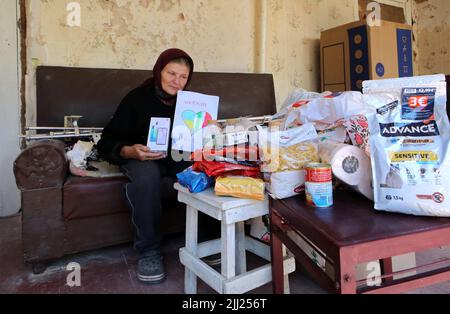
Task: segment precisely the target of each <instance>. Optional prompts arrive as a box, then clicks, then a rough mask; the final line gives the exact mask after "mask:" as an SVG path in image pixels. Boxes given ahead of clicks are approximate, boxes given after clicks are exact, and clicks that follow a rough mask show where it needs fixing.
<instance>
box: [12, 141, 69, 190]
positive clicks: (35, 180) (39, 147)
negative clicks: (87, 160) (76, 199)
mask: <svg viewBox="0 0 450 314" xmlns="http://www.w3.org/2000/svg"><path fill="white" fill-rule="evenodd" d="M68 166H69V162H68V159H67V157H66V153H65V149H64V143H63V142H62V141H58V140H42V141H37V142H35V143H34V144H33V145H31V146H30V147H28V148H27V149H25V150H23V151H22V152H21V153H20V154H19V156H18V157H17V158H16V160H15V161H14V176H15V178H16V184H17V187H18V188H19V189H20V190H21V191H24V190H33V189H42V188H52V187H59V188H61V187H62V186H63V184H64V181H65V179H66V176H67V171H68Z"/></svg>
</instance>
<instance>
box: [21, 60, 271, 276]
mask: <svg viewBox="0 0 450 314" xmlns="http://www.w3.org/2000/svg"><path fill="white" fill-rule="evenodd" d="M149 76H151V72H150V71H144V70H123V69H121V70H118V69H87V68H69V67H51V66H41V67H38V68H37V73H36V80H37V81H36V86H37V87H36V96H37V108H36V112H37V115H36V118H37V126H46V127H51V126H54V127H60V126H63V123H64V116H67V115H82V116H83V118H82V119H81V120H80V123H79V124H80V126H86V127H103V126H105V125H106V123H107V122H108V120H109V118H110V117H111V116H112V114H113V113H114V111H115V109H116V107H117V105H118V104H119V102H120V100H121V99H122V98H123V97H124V96H125V95H126V93H127V92H128V91H130V90H131V89H132V88H134V87H136V86H138V85H139V84H141V83H142V82H143V81H144V80H145V79H146V78H148V77H149ZM189 88H190V90H192V91H197V92H200V93H205V94H210V95H217V96H220V109H219V118H221V119H223V118H234V117H239V116H260V115H268V114H273V113H275V110H276V105H275V94H274V85H273V78H272V75H270V74H233V73H195V75H194V76H193V79H192V82H191V84H190V86H189ZM14 174H15V177H16V182H17V186H18V187H19V189H20V190H21V203H22V241H23V254H24V261H25V262H26V263H31V264H32V265H33V271H34V272H35V273H39V272H42V271H44V270H45V267H46V266H47V265H48V262H49V261H51V260H54V259H58V258H60V257H62V256H64V255H66V254H72V253H77V252H82V251H86V250H92V249H97V248H102V247H106V246H111V245H115V244H120V243H125V242H129V241H131V240H132V238H133V229H132V227H131V224H130V211H129V208H128V206H127V204H126V203H125V201H124V199H123V194H122V187H123V184H124V183H125V182H126V178H124V177H115V178H101V179H100V178H87V177H75V176H73V175H71V174H70V173H69V172H68V161H67V158H66V155H65V144H64V142H63V141H59V140H41V141H36V142H34V143H31V145H30V146H29V147H28V148H26V149H25V150H23V151H22V152H21V153H20V155H19V156H18V157H17V159H16V161H15V162H14ZM163 182H164V186H165V188H163V190H164V191H165V193H164V194H165V195H163V225H164V226H163V230H165V232H166V233H172V232H176V231H182V230H183V228H184V224H185V209H184V207H183V206H181V204H179V203H178V202H177V197H176V193H175V191H174V190H173V182H172V180H171V179H169V178H165V179H164V181H163Z"/></svg>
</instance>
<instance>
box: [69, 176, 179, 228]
mask: <svg viewBox="0 0 450 314" xmlns="http://www.w3.org/2000/svg"><path fill="white" fill-rule="evenodd" d="M127 182H129V181H128V179H127V178H126V177H112V178H90V177H77V176H69V177H68V178H67V180H66V182H65V183H64V188H63V215H64V219H65V220H72V219H78V218H86V217H93V216H101V215H106V214H114V213H119V212H125V211H129V206H128V204H127V202H126V200H125V197H124V194H123V188H124V184H126V183H127ZM173 184H174V180H173V179H171V178H170V177H164V178H162V180H161V198H162V203H163V206H165V207H167V209H166V210H165V211H166V212H167V211H175V210H172V209H174V207H177V206H176V205H177V203H178V202H177V192H176V190H175V189H174V188H173ZM165 216H167V215H165Z"/></svg>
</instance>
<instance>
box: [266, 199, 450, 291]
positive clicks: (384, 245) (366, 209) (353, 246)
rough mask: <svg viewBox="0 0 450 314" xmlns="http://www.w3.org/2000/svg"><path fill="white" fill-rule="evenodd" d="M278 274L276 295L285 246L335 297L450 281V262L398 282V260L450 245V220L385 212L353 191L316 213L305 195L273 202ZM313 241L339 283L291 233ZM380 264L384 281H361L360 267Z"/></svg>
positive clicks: (449, 259)
mask: <svg viewBox="0 0 450 314" xmlns="http://www.w3.org/2000/svg"><path fill="white" fill-rule="evenodd" d="M270 218H271V228H272V234H271V239H272V243H271V245H272V270H273V273H272V275H273V287H274V292H275V293H281V292H282V289H283V276H282V274H283V265H282V263H281V256H282V255H281V251H282V249H281V247H282V244H284V245H286V247H287V248H288V249H289V250H290V251H291V252H292V253H293V254H294V255H295V257H296V260H297V261H298V262H299V263H300V264H301V265H302V266H303V267H304V268H305V269H306V270H307V272H308V273H309V274H310V275H311V276H312V278H313V279H314V280H315V281H316V282H317V283H318V284H320V285H321V286H322V287H323V288H325V289H327V290H328V291H330V292H333V293H398V292H402V291H406V290H411V289H415V288H419V287H423V286H427V285H431V284H435V283H438V282H442V281H447V280H450V257H449V256H447V257H446V258H445V259H443V260H440V261H439V262H438V263H434V264H433V265H428V266H433V269H432V270H430V269H427V268H429V267H423V265H422V267H421V266H419V267H416V269H415V270H416V274H415V275H413V276H409V277H407V278H402V279H397V278H396V279H394V274H392V262H391V260H392V259H391V258H392V257H393V256H398V255H401V254H406V253H411V252H420V251H424V250H427V249H432V248H439V247H442V246H448V245H450V218H435V217H416V216H409V215H402V214H394V213H386V212H379V211H376V210H374V209H373V203H372V202H370V201H368V200H367V199H365V198H364V197H362V196H360V195H358V194H356V193H354V192H350V191H337V192H335V194H334V206H333V207H330V208H322V209H319V208H313V207H310V206H308V205H306V202H305V198H304V197H302V196H299V197H294V198H290V199H287V200H271V201H270ZM293 231H294V232H295V234H296V235H299V236H301V237H302V238H303V239H306V241H310V243H313V244H314V245H315V246H317V248H319V249H320V251H322V252H323V253H324V254H325V255H326V260H327V262H328V263H330V264H331V265H332V266H333V268H334V279H333V278H330V275H327V274H326V273H325V272H324V271H323V270H322V269H320V268H319V267H317V265H316V264H315V263H314V262H313V261H312V260H311V258H310V257H309V256H307V255H306V254H305V252H304V251H303V250H302V249H300V248H299V246H298V244H297V242H296V241H293V240H292V237H290V236H288V234H292V232H293ZM375 260H380V262H381V265H382V267H381V269H382V274H384V276H382V282H381V285H379V286H371V285H367V284H365V283H366V282H358V283H357V282H356V280H355V272H356V269H355V268H356V265H358V264H360V263H364V262H370V261H375Z"/></svg>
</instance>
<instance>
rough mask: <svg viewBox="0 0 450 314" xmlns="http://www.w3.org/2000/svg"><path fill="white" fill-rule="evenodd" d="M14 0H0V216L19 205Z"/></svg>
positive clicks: (7, 213) (15, 10) (17, 101)
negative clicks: (14, 166) (16, 176)
mask: <svg viewBox="0 0 450 314" xmlns="http://www.w3.org/2000/svg"><path fill="white" fill-rule="evenodd" d="M16 12H17V6H16V1H13V0H8V1H0V29H1V32H0V73H1V75H0V217H2V216H8V215H11V214H14V213H16V212H17V211H18V209H19V207H20V198H19V192H18V190H17V187H16V185H15V181H14V175H13V171H12V169H13V168H12V164H13V161H14V158H15V157H16V156H17V154H18V153H19V137H18V135H19V96H18V75H17V71H18V70H17V28H16V26H17V18H16Z"/></svg>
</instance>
